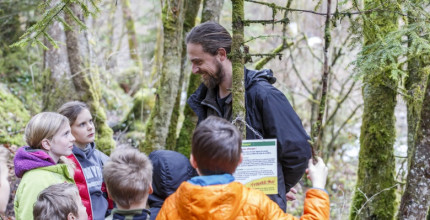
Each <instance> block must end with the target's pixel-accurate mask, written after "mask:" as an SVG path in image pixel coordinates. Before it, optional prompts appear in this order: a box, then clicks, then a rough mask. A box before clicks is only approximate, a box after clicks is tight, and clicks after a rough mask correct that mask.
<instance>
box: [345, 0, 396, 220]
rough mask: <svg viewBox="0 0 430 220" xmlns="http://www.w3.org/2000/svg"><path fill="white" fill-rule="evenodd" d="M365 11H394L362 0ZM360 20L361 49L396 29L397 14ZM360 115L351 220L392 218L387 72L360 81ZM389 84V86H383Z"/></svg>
mask: <svg viewBox="0 0 430 220" xmlns="http://www.w3.org/2000/svg"><path fill="white" fill-rule="evenodd" d="M364 4H365V10H372V9H374V8H380V7H382V8H386V9H387V10H392V11H395V10H398V8H397V7H398V3H397V2H393V1H387V2H385V1H372V0H366V1H364ZM367 19H368V20H365V21H364V27H363V35H364V46H366V45H370V44H372V43H374V42H375V41H377V40H378V39H379V37H381V38H383V37H385V36H386V35H387V34H388V33H389V32H391V31H395V30H397V29H398V24H397V14H395V13H390V14H388V13H379V12H373V14H370V15H368V17H367ZM363 84H364V85H363V89H362V92H363V101H364V112H363V122H362V126H361V133H360V153H359V165H358V176H357V184H356V190H355V192H354V197H353V201H352V205H351V216H350V218H351V219H392V218H393V216H394V210H395V201H396V195H395V189H396V183H395V180H394V176H395V169H394V167H395V159H394V149H393V144H394V140H395V119H394V108H395V106H396V95H397V92H396V90H395V89H393V88H396V87H397V84H396V82H395V81H394V80H392V79H391V78H390V72H387V71H385V72H375V73H368V75H366V76H365V78H364V82H363ZM387 85H389V86H390V87H391V88H390V87H389V86H387Z"/></svg>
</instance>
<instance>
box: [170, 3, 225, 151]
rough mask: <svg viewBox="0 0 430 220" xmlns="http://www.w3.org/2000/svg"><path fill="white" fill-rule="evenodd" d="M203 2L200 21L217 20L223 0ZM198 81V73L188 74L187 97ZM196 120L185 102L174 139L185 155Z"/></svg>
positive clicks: (188, 149)
mask: <svg viewBox="0 0 430 220" xmlns="http://www.w3.org/2000/svg"><path fill="white" fill-rule="evenodd" d="M205 3H206V4H205ZM205 3H204V4H203V10H202V21H201V22H202V23H203V22H206V21H215V22H218V19H219V15H220V14H221V9H222V4H223V3H224V0H212V1H205ZM220 5H221V6H220ZM184 50H185V48H184ZM186 62H188V61H186ZM200 83H201V81H200V76H199V75H197V74H191V75H190V79H189V82H188V89H187V98H188V97H190V95H191V94H192V93H193V92H194V91H196V90H197V88H198V87H199V85H200ZM197 121H198V119H197V116H196V114H195V113H194V111H193V110H192V109H191V108H190V106H189V105H188V103H187V104H185V108H184V122H183V123H182V128H181V131H180V132H179V137H178V139H177V141H176V150H177V151H178V152H180V153H182V154H184V155H186V156H188V155H190V148H191V137H192V135H193V132H194V129H195V127H196V124H197Z"/></svg>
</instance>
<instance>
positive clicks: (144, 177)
mask: <svg viewBox="0 0 430 220" xmlns="http://www.w3.org/2000/svg"><path fill="white" fill-rule="evenodd" d="M103 179H104V181H105V183H106V187H107V189H108V193H109V195H110V196H111V197H112V200H113V201H115V202H116V203H117V204H118V205H120V206H121V207H124V208H126V209H128V208H130V206H131V205H133V204H135V203H137V202H140V201H142V199H144V198H147V196H148V195H149V187H150V186H151V184H152V163H151V161H150V160H149V158H148V157H147V156H146V155H145V154H144V153H141V152H139V150H137V149H135V148H132V147H119V148H117V149H116V150H115V151H114V152H113V153H112V154H111V156H110V160H108V162H107V163H106V164H105V165H104V167H103Z"/></svg>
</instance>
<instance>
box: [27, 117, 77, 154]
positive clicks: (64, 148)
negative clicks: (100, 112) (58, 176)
mask: <svg viewBox="0 0 430 220" xmlns="http://www.w3.org/2000/svg"><path fill="white" fill-rule="evenodd" d="M68 122H69V121H68V120H67V118H66V117H64V116H63V115H60V114H58V113H55V112H42V113H39V114H37V115H35V116H33V118H31V119H30V121H29V122H28V124H27V126H26V127H25V141H26V142H27V144H28V145H29V146H30V147H31V148H34V149H42V150H45V151H47V152H48V154H49V155H50V156H51V157H52V159H53V160H54V161H55V162H58V159H59V158H60V157H61V156H68V155H70V154H71V153H72V148H73V142H74V141H75V138H74V137H73V135H72V134H71V131H70V125H69V123H68Z"/></svg>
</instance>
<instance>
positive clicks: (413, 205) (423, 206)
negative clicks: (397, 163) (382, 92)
mask: <svg viewBox="0 0 430 220" xmlns="http://www.w3.org/2000/svg"><path fill="white" fill-rule="evenodd" d="M426 81H427V83H426V84H427V85H426V89H425V93H424V100H423V102H422V103H423V105H422V110H421V115H420V120H419V122H418V125H417V130H416V133H415V141H414V143H415V147H414V149H413V151H412V155H411V162H410V167H409V172H408V177H407V180H406V188H405V192H404V193H403V196H402V200H401V204H400V208H399V213H398V219H425V217H426V215H427V210H428V207H429V205H430V80H428V77H427V80H426Z"/></svg>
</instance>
